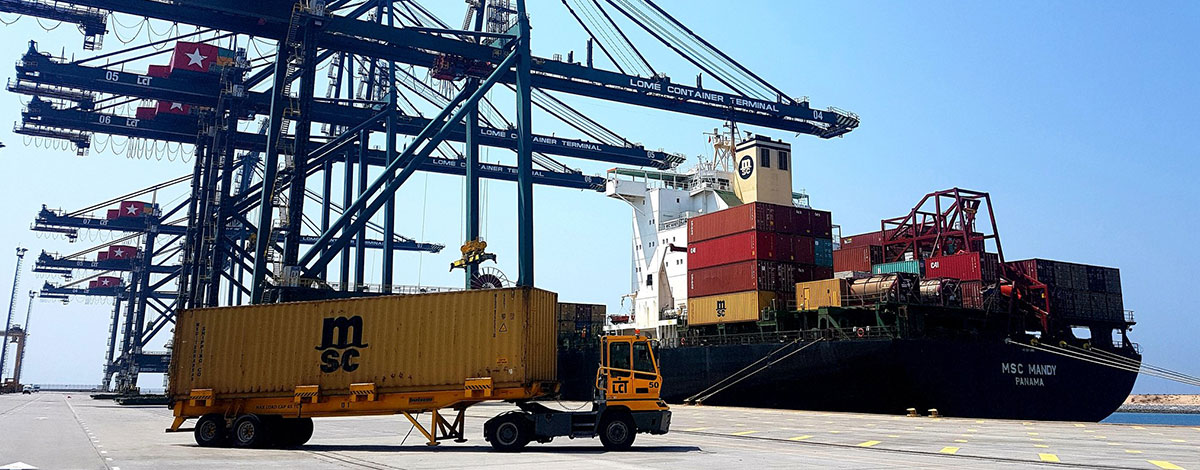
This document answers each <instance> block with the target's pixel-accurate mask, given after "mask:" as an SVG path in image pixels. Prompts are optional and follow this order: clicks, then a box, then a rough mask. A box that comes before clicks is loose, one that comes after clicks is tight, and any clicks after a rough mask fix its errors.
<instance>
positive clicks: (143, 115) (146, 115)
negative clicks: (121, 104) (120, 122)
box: [133, 107, 158, 119]
mask: <svg viewBox="0 0 1200 470" xmlns="http://www.w3.org/2000/svg"><path fill="white" fill-rule="evenodd" d="M156 114H158V111H156V110H155V109H154V108H147V107H139V108H138V109H137V111H136V112H134V113H133V117H136V118H138V119H154V116H155V115H156Z"/></svg>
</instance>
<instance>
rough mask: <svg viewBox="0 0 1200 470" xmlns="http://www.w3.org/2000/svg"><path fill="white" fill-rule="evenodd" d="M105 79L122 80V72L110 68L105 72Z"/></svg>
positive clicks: (111, 80)
mask: <svg viewBox="0 0 1200 470" xmlns="http://www.w3.org/2000/svg"><path fill="white" fill-rule="evenodd" d="M104 79H105V80H108V81H110V82H116V81H120V80H121V72H114V71H112V70H109V71H107V72H105V73H104Z"/></svg>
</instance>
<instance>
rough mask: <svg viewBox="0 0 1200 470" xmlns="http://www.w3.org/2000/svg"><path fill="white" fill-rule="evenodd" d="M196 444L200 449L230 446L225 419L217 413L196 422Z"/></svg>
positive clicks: (207, 415) (202, 417)
mask: <svg viewBox="0 0 1200 470" xmlns="http://www.w3.org/2000/svg"><path fill="white" fill-rule="evenodd" d="M193 435H194V436H195V437H196V444H199V445H200V447H225V446H227V445H229V429H227V428H226V427H225V417H224V416H221V415H219V414H216V413H212V414H206V415H204V416H201V417H200V419H199V420H196V431H195V432H194V433H193Z"/></svg>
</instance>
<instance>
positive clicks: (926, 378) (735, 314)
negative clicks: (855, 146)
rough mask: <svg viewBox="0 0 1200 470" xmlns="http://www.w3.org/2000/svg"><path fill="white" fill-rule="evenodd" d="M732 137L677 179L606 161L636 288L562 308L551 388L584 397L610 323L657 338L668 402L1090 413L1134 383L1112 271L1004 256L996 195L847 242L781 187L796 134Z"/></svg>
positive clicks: (952, 197)
mask: <svg viewBox="0 0 1200 470" xmlns="http://www.w3.org/2000/svg"><path fill="white" fill-rule="evenodd" d="M735 132H736V131H734V132H730V133H728V134H719V133H717V132H714V133H713V134H711V135H710V141H711V142H712V143H713V148H714V155H713V157H712V159H711V160H704V161H701V162H700V163H699V164H698V165H697V166H696V167H694V168H692V169H691V170H688V171H686V172H656V171H641V170H626V169H614V170H610V172H609V174H608V180H607V188H606V194H607V196H609V197H611V198H613V199H617V200H620V201H623V202H624V203H627V204H628V205H629V206H630V207H631V208H632V212H633V241H632V246H631V258H632V263H631V264H632V266H631V273H630V274H631V279H632V281H631V285H630V293H629V294H628V295H626V296H625V297H624V298H623V301H622V305H623V307H624V308H623V309H622V311H621V312H613V313H611V314H609V313H606V312H604V310H603V306H585V305H564V306H560V309H559V322H560V323H559V332H560V361H559V368H560V377H561V378H562V379H563V381H564V389H563V393H564V396H565V397H567V398H575V399H587V398H590V393H591V381H592V377H590V376H588V375H585V374H582V373H580V372H578V371H585V370H591V367H590V366H591V365H594V364H596V363H597V362H598V361H599V359H598V357H597V354H598V353H596V352H594V351H595V349H594V338H595V335H597V334H603V333H604V332H608V333H625V334H630V333H639V334H642V335H648V336H650V337H653V338H656V339H657V340H658V341H659V344H660V352H659V357H660V362H661V364H662V369H663V370H664V371H665V372H664V377H663V393H662V396H663V397H664V398H665V399H666V400H668V401H672V402H676V403H679V402H691V403H697V402H702V403H708V404H717V405H731V406H749V407H777V408H794V409H812V410H830V411H851V412H873V413H905V412H907V411H911V410H916V412H919V413H927V412H930V411H928V410H937V412H938V413H940V414H942V415H946V416H961V417H979V418H1010V419H1042V420H1074V421H1099V420H1101V419H1103V418H1105V417H1106V416H1108V415H1109V414H1111V413H1112V412H1113V411H1115V410H1116V409H1117V407H1118V406H1120V404H1121V403H1122V402H1123V401H1124V399H1125V398H1126V397H1127V396H1128V395H1129V392H1130V390H1131V389H1132V387H1133V383H1134V380H1135V379H1136V378H1137V370H1138V367H1139V366H1140V362H1141V354H1140V349H1139V347H1138V345H1137V344H1135V343H1133V342H1131V341H1130V339H1129V337H1128V332H1129V330H1130V329H1131V328H1132V327H1133V325H1134V321H1133V317H1132V313H1131V312H1128V311H1126V310H1124V306H1123V303H1122V299H1121V287H1120V272H1119V271H1118V270H1117V269H1115V268H1107V267H1100V266H1089V265H1083V264H1077V263H1065V262H1060V261H1052V260H1048V259H1027V260H1019V261H1010V260H1007V259H1006V258H1005V257H1004V252H1003V249H1002V245H1001V243H1000V237H999V235H998V232H997V231H996V227H995V225H996V223H995V217H994V216H993V214H992V208H991V198H990V196H989V195H988V194H987V193H983V192H978V191H970V190H965V189H958V188H954V189H950V190H944V191H937V192H933V193H930V194H928V195H925V196H924V198H923V199H921V200H920V202H919V203H918V204H917V205H916V206H915V207H914V208H913V209H912V211H910V212H909V213H908V214H905V215H902V216H900V217H896V218H891V219H883V220H881V223H880V227H879V230H878V231H872V232H867V233H863V234H859V235H854V236H841V234H840V227H838V226H836V225H834V224H833V214H831V213H830V212H828V211H822V210H817V209H813V208H811V207H809V204H808V197H807V196H806V195H804V194H800V193H796V192H793V190H792V162H791V148H790V145H788V144H787V143H785V142H781V141H777V140H773V139H770V138H768V137H764V136H758V135H748V136H746V137H745V138H744V139H738V140H735V138H734V137H733V136H734V135H736V133H735ZM601 330H604V331H601Z"/></svg>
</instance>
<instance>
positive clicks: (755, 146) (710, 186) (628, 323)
mask: <svg viewBox="0 0 1200 470" xmlns="http://www.w3.org/2000/svg"><path fill="white" fill-rule="evenodd" d="M709 140H710V142H711V143H712V144H713V149H714V153H713V156H712V158H711V159H701V160H700V161H699V162H698V163H697V164H696V165H695V166H693V167H691V168H689V169H687V170H684V171H678V172H673V171H648V170H633V169H624V168H617V169H612V170H609V172H608V178H607V185H606V188H605V195H607V196H608V197H610V198H613V199H618V200H621V201H624V202H625V203H627V204H629V206H630V207H631V208H632V212H633V241H632V245H631V247H630V249H631V266H630V275H631V282H630V293H629V294H628V295H626V296H625V298H624V299H623V307H625V308H624V309H622V311H621V312H620V313H617V314H614V315H612V316H611V317H610V319H611V321H612V325H611V326H610V327H609V330H610V331H634V330H636V331H640V332H641V333H643V334H647V335H651V336H652V337H655V338H658V339H660V340H664V341H668V342H670V341H674V340H677V339H678V325H679V323H680V322H679V320H680V318H686V315H687V300H688V285H687V282H688V279H687V274H688V263H687V259H688V256H687V247H688V233H687V232H688V224H687V221H688V220H689V219H690V218H692V217H696V216H699V215H703V214H709V213H713V212H718V211H722V210H725V209H728V208H730V207H735V206H739V205H742V204H745V203H750V202H758V201H762V202H770V203H774V204H787V205H795V206H797V207H807V206H808V197H807V195H804V194H801V193H794V192H792V179H791V167H792V165H791V145H789V144H787V143H785V142H781V141H778V140H773V139H771V138H769V137H765V136H761V135H747V136H746V137H745V138H744V139H742V140H741V141H740V142H738V143H737V145H736V146H735V145H732V144H731V142H733V141H734V138H733V137H732V136H731V135H729V134H719V133H716V132H714V133H713V134H710V135H709Z"/></svg>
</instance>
